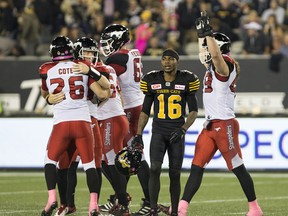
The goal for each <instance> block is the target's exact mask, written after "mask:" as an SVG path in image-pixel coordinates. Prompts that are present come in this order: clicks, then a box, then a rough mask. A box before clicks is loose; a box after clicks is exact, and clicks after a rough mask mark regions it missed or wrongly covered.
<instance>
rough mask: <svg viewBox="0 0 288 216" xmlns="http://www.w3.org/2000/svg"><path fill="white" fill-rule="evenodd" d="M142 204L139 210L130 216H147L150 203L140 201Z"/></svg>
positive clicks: (149, 210) (144, 200)
mask: <svg viewBox="0 0 288 216" xmlns="http://www.w3.org/2000/svg"><path fill="white" fill-rule="evenodd" d="M142 200H143V202H142V204H141V208H140V209H139V210H138V211H137V212H134V213H132V214H131V216H140V215H141V216H149V215H150V212H151V208H150V202H149V201H148V200H146V199H144V198H143V199H142Z"/></svg>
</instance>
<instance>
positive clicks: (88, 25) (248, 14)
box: [0, 0, 288, 61]
mask: <svg viewBox="0 0 288 216" xmlns="http://www.w3.org/2000/svg"><path fill="white" fill-rule="evenodd" d="M203 10H206V11H207V12H208V14H209V16H210V22H211V25H212V26H213V28H214V31H220V32H222V33H225V34H226V35H227V36H229V37H230V39H231V41H232V51H233V52H235V53H236V54H244V55H249V54H254V55H263V54H269V55H271V56H273V58H274V59H273V60H276V61H277V60H278V61H279V60H281V59H282V58H283V57H285V56H288V1H287V0H0V56H23V55H35V56H42V55H47V54H48V50H49V44H50V42H51V41H52V39H53V38H54V37H55V36H56V35H65V36H68V37H69V38H70V39H71V40H72V41H75V40H76V39H77V38H79V37H81V36H88V37H92V38H94V39H96V40H97V41H99V37H100V34H101V32H102V30H103V29H104V28H105V27H106V26H107V25H109V24H111V23H120V24H123V25H125V26H126V27H128V28H129V30H130V32H131V42H130V44H129V45H130V46H131V47H136V48H138V49H139V50H140V52H141V53H142V54H143V55H148V56H158V55H161V53H162V51H163V49H164V48H168V47H169V48H174V49H175V50H177V51H178V53H179V54H180V55H193V54H197V52H198V46H197V34H196V31H195V25H194V23H195V19H196V18H197V17H198V16H200V11H203Z"/></svg>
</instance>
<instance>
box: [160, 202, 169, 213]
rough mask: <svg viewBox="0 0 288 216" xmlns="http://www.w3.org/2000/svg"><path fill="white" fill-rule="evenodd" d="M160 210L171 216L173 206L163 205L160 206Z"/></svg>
mask: <svg viewBox="0 0 288 216" xmlns="http://www.w3.org/2000/svg"><path fill="white" fill-rule="evenodd" d="M158 208H159V209H160V211H161V212H163V213H164V214H166V215H171V206H164V205H162V204H158Z"/></svg>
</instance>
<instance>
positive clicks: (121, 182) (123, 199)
mask: <svg viewBox="0 0 288 216" xmlns="http://www.w3.org/2000/svg"><path fill="white" fill-rule="evenodd" d="M109 171H110V174H111V179H112V182H113V185H114V189H115V193H116V195H117V197H118V200H119V204H121V205H123V206H128V200H127V193H126V189H127V180H126V177H125V176H124V175H122V174H120V173H119V172H118V171H117V170H116V167H115V165H109Z"/></svg>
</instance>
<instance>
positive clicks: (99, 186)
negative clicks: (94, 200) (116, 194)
mask: <svg viewBox="0 0 288 216" xmlns="http://www.w3.org/2000/svg"><path fill="white" fill-rule="evenodd" d="M101 170H102V169H101V168H96V171H97V173H98V189H97V193H98V200H99V199H100V191H101V186H102V171H101Z"/></svg>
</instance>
